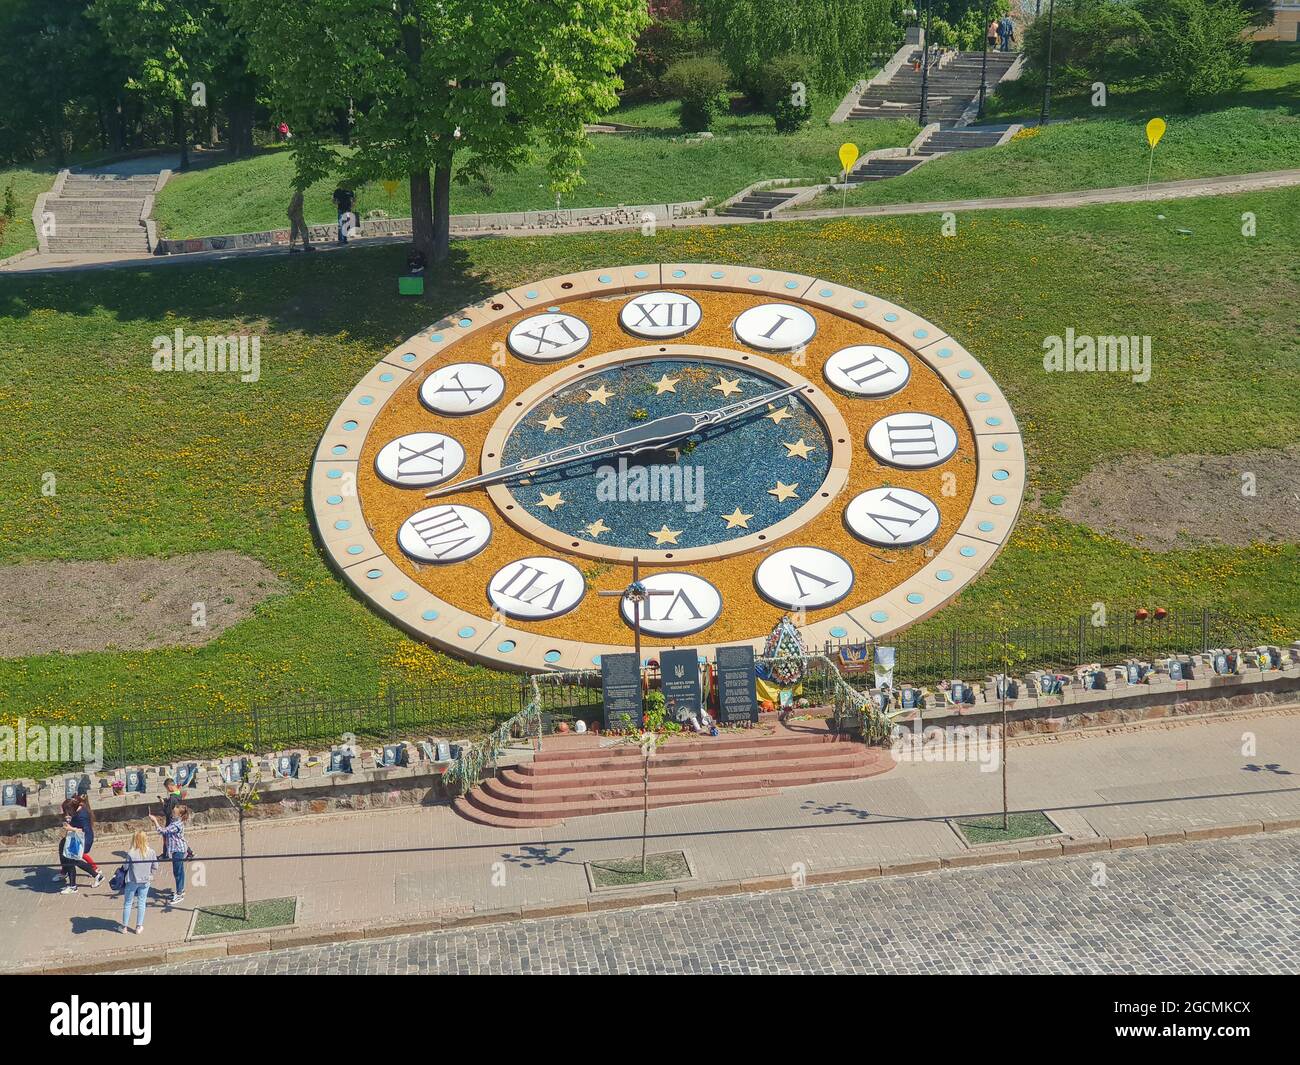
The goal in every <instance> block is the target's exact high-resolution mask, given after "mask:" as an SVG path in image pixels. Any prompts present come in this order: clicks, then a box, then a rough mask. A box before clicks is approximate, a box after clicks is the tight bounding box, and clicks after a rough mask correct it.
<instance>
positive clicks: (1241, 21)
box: [1146, 0, 1250, 105]
mask: <svg viewBox="0 0 1300 1065" xmlns="http://www.w3.org/2000/svg"><path fill="white" fill-rule="evenodd" d="M1146 7H1147V8H1148V14H1147V21H1148V23H1149V24H1150V26H1151V32H1152V34H1153V37H1154V40H1155V42H1156V44H1157V47H1156V50H1155V52H1156V70H1157V76H1158V78H1159V80H1160V82H1161V83H1162V84H1163V85H1165V86H1166V87H1168V88H1170V89H1176V90H1177V91H1178V92H1180V93H1181V95H1182V97H1183V99H1184V100H1186V101H1187V103H1189V104H1192V105H1196V104H1200V103H1203V102H1204V101H1206V100H1209V99H1212V98H1213V97H1216V96H1220V95H1222V94H1224V93H1227V92H1231V91H1232V90H1233V89H1236V88H1238V87H1239V86H1240V85H1241V83H1242V82H1243V81H1244V80H1245V70H1246V59H1247V57H1248V56H1249V55H1250V44H1249V42H1248V41H1247V40H1246V39H1245V33H1246V27H1247V24H1248V21H1249V16H1248V15H1247V13H1246V12H1245V11H1243V10H1242V9H1241V7H1239V6H1238V4H1237V3H1236V0H1159V3H1158V4H1156V3H1155V2H1153V0H1147V3H1146Z"/></svg>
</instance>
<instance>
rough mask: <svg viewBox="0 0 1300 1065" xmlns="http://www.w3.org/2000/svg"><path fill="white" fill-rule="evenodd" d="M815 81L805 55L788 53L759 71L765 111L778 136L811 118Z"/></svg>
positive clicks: (804, 123)
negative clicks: (770, 118)
mask: <svg viewBox="0 0 1300 1065" xmlns="http://www.w3.org/2000/svg"><path fill="white" fill-rule="evenodd" d="M813 78H814V74H813V64H812V61H811V60H810V59H809V58H808V57H807V56H805V55H796V54H794V53H787V54H786V55H782V56H777V57H776V58H774V59H769V60H768V61H767V62H766V63H764V64H763V65H762V67H761V68H759V92H760V93H761V94H762V101H763V109H764V110H765V111H766V112H767V113H768V114H769V115H771V116H772V118H773V119H774V120H775V122H776V131H777V132H778V133H794V132H795V131H796V130H798V129H799V128H801V127H802V126H805V125H807V123H808V120H809V119H810V118H812V113H813V103H812V101H813Z"/></svg>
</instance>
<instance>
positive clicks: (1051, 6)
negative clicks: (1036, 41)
mask: <svg viewBox="0 0 1300 1065" xmlns="http://www.w3.org/2000/svg"><path fill="white" fill-rule="evenodd" d="M1055 11H1056V0H1050V2H1049V3H1048V5H1047V77H1046V79H1045V80H1044V81H1043V113H1042V114H1041V115H1039V116H1038V124H1039V125H1040V126H1041V125H1043V124H1045V123H1046V122H1047V120H1048V117H1049V116H1050V115H1051V111H1052V15H1053V13H1054V12H1055Z"/></svg>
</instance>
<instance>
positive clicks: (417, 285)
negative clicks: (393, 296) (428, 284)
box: [397, 274, 424, 296]
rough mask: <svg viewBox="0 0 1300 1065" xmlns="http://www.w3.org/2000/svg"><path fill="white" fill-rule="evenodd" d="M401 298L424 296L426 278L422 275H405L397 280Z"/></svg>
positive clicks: (398, 292)
mask: <svg viewBox="0 0 1300 1065" xmlns="http://www.w3.org/2000/svg"><path fill="white" fill-rule="evenodd" d="M397 294H398V295H399V296H423V295H424V276H423V275H422V274H403V275H402V276H401V277H399V278H398V279H397Z"/></svg>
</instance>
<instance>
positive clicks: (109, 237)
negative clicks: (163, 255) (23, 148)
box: [44, 174, 158, 255]
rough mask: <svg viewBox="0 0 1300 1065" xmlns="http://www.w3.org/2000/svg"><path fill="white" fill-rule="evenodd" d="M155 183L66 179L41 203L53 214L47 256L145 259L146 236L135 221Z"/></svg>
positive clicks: (103, 177)
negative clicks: (142, 256)
mask: <svg viewBox="0 0 1300 1065" xmlns="http://www.w3.org/2000/svg"><path fill="white" fill-rule="evenodd" d="M157 181H158V179H157V177H156V176H155V175H153V174H144V175H136V176H131V177H121V176H117V175H110V174H69V175H67V177H66V178H65V179H64V181H63V185H62V187H61V188H59V189H58V190H57V195H50V196H47V197H46V198H45V205H44V209H45V210H46V211H49V212H50V213H52V214H53V215H54V229H53V232H52V233H51V234H50V236H49V238H48V243H49V251H50V252H53V253H63V254H69V253H71V254H76V253H82V254H106V253H110V252H112V253H117V254H131V253H135V254H139V255H147V254H148V253H149V251H150V248H149V237H148V232H147V230H146V229H145V226H144V223H143V222H141V221H140V217H141V214H142V213H143V210H144V206H145V200H146V199H148V198H149V197H151V196H152V195H153V192H154V188H155V186H156V184H157Z"/></svg>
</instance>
